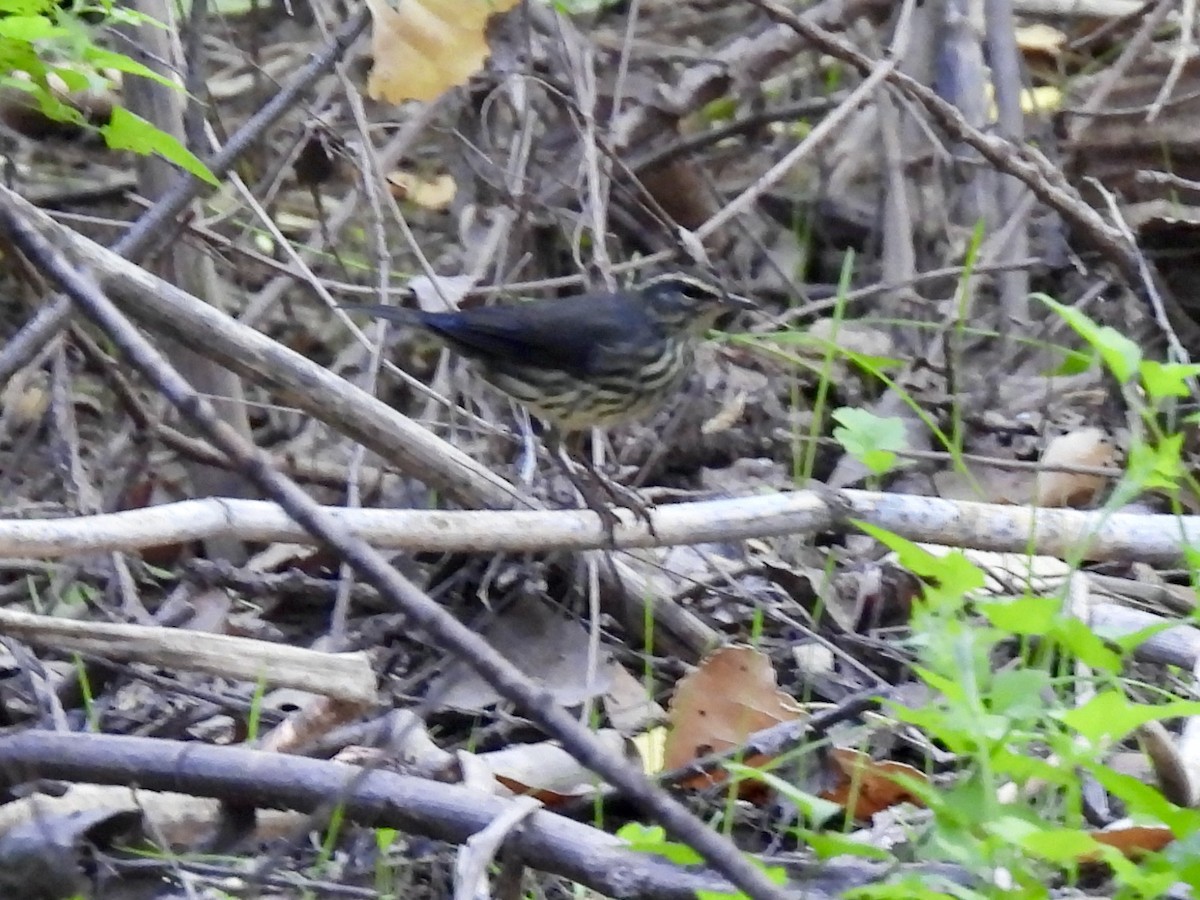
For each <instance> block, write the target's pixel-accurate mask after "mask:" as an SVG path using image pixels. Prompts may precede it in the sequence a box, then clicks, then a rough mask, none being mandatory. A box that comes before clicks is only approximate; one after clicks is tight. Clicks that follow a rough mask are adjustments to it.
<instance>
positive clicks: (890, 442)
mask: <svg viewBox="0 0 1200 900" xmlns="http://www.w3.org/2000/svg"><path fill="white" fill-rule="evenodd" d="M833 418H834V420H835V421H836V422H838V423H840V424H841V426H842V427H840V428H835V429H834V430H833V437H834V440H836V441H837V442H838V443H839V444H841V445H842V446H843V447H844V448H845V449H846V452H847V453H849V454H850V455H851V456H853V457H854V458H855V459H857V460H858V461H859V462H861V463H862V464H863V465H864V466H866V467H867V468H868V469H870V470H871V471H872V472H873V473H874V474H876V475H883V474H884V473H885V472H889V471H891V469H892V467H893V466H894V465H895V462H896V453H895V451H897V450H904V449H906V448H907V447H908V435H907V434H906V432H905V430H904V422H903V421H902V420H901V419H899V418H897V417H895V416H889V417H887V418H884V417H881V416H877V415H875V414H874V413H870V412H867V410H865V409H857V408H855V407H850V406H843V407H840V408H839V409H835V410H834V411H833Z"/></svg>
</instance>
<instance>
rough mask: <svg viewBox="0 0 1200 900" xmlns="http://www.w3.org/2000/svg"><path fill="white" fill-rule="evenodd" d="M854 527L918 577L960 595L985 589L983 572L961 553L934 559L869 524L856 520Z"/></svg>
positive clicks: (908, 542) (923, 551)
mask: <svg viewBox="0 0 1200 900" xmlns="http://www.w3.org/2000/svg"><path fill="white" fill-rule="evenodd" d="M854 525H855V527H856V528H859V529H861V530H863V531H865V532H866V533H867V534H869V535H870V536H871V537H873V538H875V540H877V541H879V542H880V543H881V544H883V545H884V546H885V547H887V548H888V549H889V550H892V551H893V552H894V553H895V554H896V555H897V556H898V557H899V558H900V564H901V565H902V566H904V568H906V569H908V570H909V571H910V572H912V573H913V574H914V575H916V576H917V577H918V578H922V579H924V580H925V581H931V582H936V583H937V584H938V585H940V586H941V587H942V588H943V589H944V590H947V591H953V592H957V593H961V594H965V593H967V592H969V591H974V590H978V589H979V588H981V587H983V583H984V580H983V572H982V571H981V570H980V568H979V567H978V566H977V565H975V564H974V563H972V562H971V561H970V560H969V559H967V558H966V557H965V556H964V555H963V554H962V553H961V552H960V551H958V550H955V551H952V552H950V553H947V554H946V555H945V556H935V555H934V554H932V553H930V552H929V551H928V550H926V549H924V548H923V547H918V546H917V545H916V544H914V543H913V542H912V541H908V540H905V539H904V538H902V537H899V536H898V535H895V534H892V533H891V532H890V531H886V530H885V529H883V528H878V527H876V526H875V525H872V524H870V523H869V522H862V521H855V523H854Z"/></svg>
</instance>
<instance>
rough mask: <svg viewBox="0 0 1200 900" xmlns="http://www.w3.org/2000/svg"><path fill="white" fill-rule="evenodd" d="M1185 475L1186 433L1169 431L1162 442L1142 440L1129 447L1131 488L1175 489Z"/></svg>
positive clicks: (1138, 489)
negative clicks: (1154, 442) (1184, 436)
mask: <svg viewBox="0 0 1200 900" xmlns="http://www.w3.org/2000/svg"><path fill="white" fill-rule="evenodd" d="M1183 476H1184V465H1183V434H1182V433H1177V434H1169V435H1167V436H1166V437H1164V438H1163V439H1162V440H1161V441H1160V442H1159V444H1158V446H1154V445H1153V444H1148V443H1146V442H1144V441H1139V442H1137V443H1136V444H1134V445H1133V446H1131V447H1130V448H1129V455H1128V460H1127V461H1126V463H1125V479H1126V480H1127V481H1128V482H1129V489H1133V490H1136V491H1138V492H1140V491H1142V490H1145V489H1147V488H1161V489H1165V490H1172V489H1174V488H1175V487H1177V486H1178V485H1179V482H1180V479H1182V478H1183Z"/></svg>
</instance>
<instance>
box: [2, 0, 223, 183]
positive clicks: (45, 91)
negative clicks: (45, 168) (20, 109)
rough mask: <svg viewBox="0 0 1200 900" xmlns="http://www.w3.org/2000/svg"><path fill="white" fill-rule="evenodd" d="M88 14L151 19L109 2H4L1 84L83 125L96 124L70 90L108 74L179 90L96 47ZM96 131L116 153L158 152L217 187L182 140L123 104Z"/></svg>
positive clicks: (52, 115) (103, 81) (105, 19)
mask: <svg viewBox="0 0 1200 900" xmlns="http://www.w3.org/2000/svg"><path fill="white" fill-rule="evenodd" d="M84 15H87V16H89V17H91V18H92V19H93V20H96V19H98V20H99V21H100V22H101V23H103V24H115V23H127V24H135V23H136V24H141V23H147V22H152V20H149V19H147V18H146V17H144V16H140V15H139V14H138V13H136V12H133V11H132V10H128V9H124V8H122V7H121V6H119V5H117V4H114V3H111V2H108V0H105V2H101V3H88V4H83V3H81V4H79V5H78V6H76V7H75V8H65V7H63V6H62V5H61V4H60V3H58V2H56V0H0V87H3V88H4V89H6V90H8V91H9V92H11V93H15V94H17V95H24V96H25V97H26V98H27V99H28V101H29V103H30V105H31V106H34V107H36V108H37V109H38V110H40V111H41V113H42V114H43V115H45V116H46V117H47V118H48V119H51V120H52V121H55V122H66V123H71V124H74V125H76V126H78V127H80V128H84V129H87V128H90V127H92V126H91V125H90V124H89V123H88V122H87V121H86V119H85V118H84V116H83V114H82V113H81V112H80V111H79V110H78V109H76V108H75V107H74V106H73V105H72V104H71V103H70V102H69V101H68V99H67V93H69V92H85V91H89V90H94V89H98V88H102V87H106V86H107V85H108V83H109V81H110V80H111V79H110V75H109V73H111V72H114V71H115V72H120V73H124V74H125V75H132V76H135V77H140V78H150V79H153V80H154V81H157V82H159V83H161V84H166V85H168V86H171V87H173V88H176V89H178V86H177V85H176V84H175V83H174V82H173V81H171V80H170V79H167V78H164V77H163V76H161V75H159V74H158V73H157V72H155V71H153V70H152V69H150V68H148V67H147V66H145V65H143V64H142V63H140V62H137V61H136V60H134V59H131V58H130V57H128V56H126V55H125V54H124V53H118V52H115V51H113V50H109V49H107V48H105V47H102V46H100V45H99V44H97V43H96V40H95V36H94V27H93V26H92V25H89V24H88V22H87V21H85V19H84V18H83V16H84ZM64 91H65V92H66V93H64ZM98 131H99V133H100V134H101V135H102V136H103V137H104V140H105V142H106V143H107V144H108V146H109V147H111V148H112V149H114V150H132V151H134V152H135V153H140V154H143V155H148V154H152V153H157V154H159V155H160V156H162V157H163V158H164V159H167V160H169V161H170V162H172V163H174V164H175V165H177V166H179V167H180V168H182V169H184V170H185V171H187V172H190V173H191V174H192V175H194V176H196V177H197V178H199V179H201V180H202V181H205V182H208V183H209V184H212V185H216V184H218V182H217V179H216V178H215V177H214V176H213V174H212V173H211V172H210V171H209V170H208V168H207V167H206V166H205V165H204V163H202V162H201V161H200V160H199V159H198V158H197V157H196V156H195V155H194V154H193V153H191V152H190V151H188V149H187V148H186V147H184V146H183V145H182V144H180V143H179V141H177V140H176V139H175V138H173V137H171V136H170V135H169V134H166V133H164V132H162V131H160V130H159V129H157V128H155V127H154V126H152V125H151V124H150V123H149V122H147V121H146V120H145V119H142V118H140V117H138V116H136V115H134V114H133V113H131V112H129V111H128V110H126V109H123V108H122V107H120V106H117V107H114V109H113V112H112V116H111V118H110V119H109V121H108V122H107V123H106V124H104V125H101V126H99V128H98Z"/></svg>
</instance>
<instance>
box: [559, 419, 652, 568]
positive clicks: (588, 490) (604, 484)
mask: <svg viewBox="0 0 1200 900" xmlns="http://www.w3.org/2000/svg"><path fill="white" fill-rule="evenodd" d="M544 437H545V441H546V449H547V450H549V452H550V456H551V458H552V459H554V460H555V461H556V462H557V463H558V464H559V465H560V466H561V467H562V469H563V472H564V473H565V474H566V476H567V478H568V479H570V481H571V484H572V485H574V487H575V490H576V491H578V492H579V496H580V497H582V498H583V502H584V504H585V505H586V506H587V508H588V509H590V510H592V512H594V513H595V514H596V515H598V516H599V517H600V521H601V522H602V523H603V525H604V530H605V532H607V534H608V542H609V544H615V542H616V541H615V535H614V530H615V528H616V526H617V525H618V524H619V523H620V521H621V520H620V518H618V517H617V515H616V514H615V513H614V512H613V511H612V507H611V506H610V505H609V503H607V502H605V500H606V497H605V495H607V498H608V499H610V500H612V501H614V505H617V506H625V507H627V508H629V509H632V510H634V512H635V513H636V514H637V515H638V516H639V517H641V518H644V519H645V520H646V521H647V522H649V512H648V510H647V509H646V506H645V504H644V503H642V502H641V499H640V498H639V497H637V495H636V494H635V493H634V492H632V491H630V490H629V489H628V488H624V487H623V486H622V485H618V484H615V483H614V482H613V481H612V479H610V478H608V477H606V476H604V475H602V474H601V473H600V472H598V471H596V468H595V466H593V465H591V464H590V461H589V460H587V458H586V456H585V455H583V454H580V458H581V459H583V460H584V463H583V468H585V469H587V473H586V474H590V475H591V476H592V477H591V478H587V477H584V475H585V473H582V472H580V471H579V468H580V464H579V463H577V462H576V461H575V459H574V458H573V457H572V455H571V454H569V453H568V452H567V449H566V447H565V446H564V444H563V440H562V435H561V434H560V433H559V432H558V430H557V429H555V428H553V427H550V426H547V428H546V431H545V434H544ZM597 488H603V492H602V491H601V490H598V489H597ZM631 494H632V495H633V496H632V500H631V497H630V495H631ZM651 531H653V526H651Z"/></svg>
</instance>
